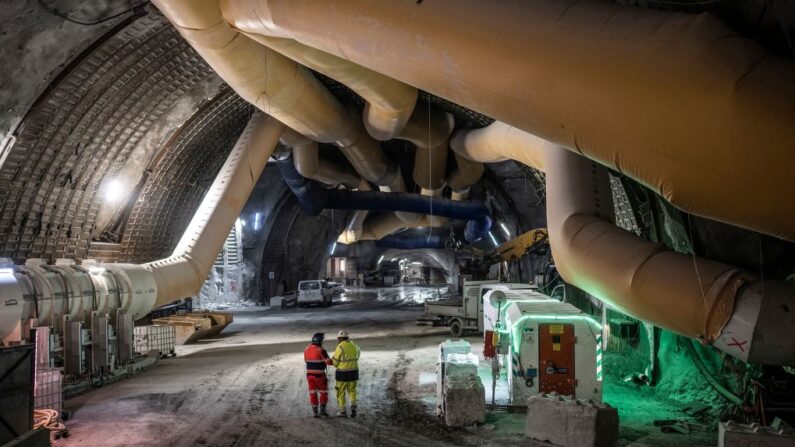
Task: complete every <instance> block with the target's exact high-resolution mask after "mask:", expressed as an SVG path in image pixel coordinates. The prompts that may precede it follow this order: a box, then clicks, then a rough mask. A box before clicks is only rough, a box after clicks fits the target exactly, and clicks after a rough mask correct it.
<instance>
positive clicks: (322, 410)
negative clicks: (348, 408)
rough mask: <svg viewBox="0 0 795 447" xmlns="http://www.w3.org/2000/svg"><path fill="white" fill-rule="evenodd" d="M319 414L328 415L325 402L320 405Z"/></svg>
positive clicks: (325, 416)
mask: <svg viewBox="0 0 795 447" xmlns="http://www.w3.org/2000/svg"><path fill="white" fill-rule="evenodd" d="M320 415H321V416H323V417H324V418H327V417H328V413H326V404H321V405H320Z"/></svg>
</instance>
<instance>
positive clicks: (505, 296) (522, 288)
mask: <svg viewBox="0 0 795 447" xmlns="http://www.w3.org/2000/svg"><path fill="white" fill-rule="evenodd" d="M481 291H482V292H481V294H482V298H481V300H482V305H481V306H480V309H481V310H480V312H481V315H480V326H481V327H480V329H481V331H482V332H483V357H485V358H487V359H490V358H494V357H495V356H497V355H499V354H505V352H500V350H499V349H498V346H497V345H496V340H497V337H495V336H494V328H495V327H496V326H497V325H498V324H500V323H502V322H503V321H504V320H505V309H506V308H507V306H508V304H510V303H514V302H519V301H547V300H551V299H552V298H550V297H548V296H546V295H543V294H541V293H539V292H538V290H536V289H535V288H534V287H533V286H530V285H528V284H493V285H488V286H481Z"/></svg>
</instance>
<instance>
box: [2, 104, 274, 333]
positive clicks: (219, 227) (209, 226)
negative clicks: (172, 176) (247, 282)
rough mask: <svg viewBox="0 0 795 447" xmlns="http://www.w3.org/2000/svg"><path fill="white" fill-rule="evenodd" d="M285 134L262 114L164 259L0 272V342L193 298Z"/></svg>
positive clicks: (29, 265) (62, 263)
mask: <svg viewBox="0 0 795 447" xmlns="http://www.w3.org/2000/svg"><path fill="white" fill-rule="evenodd" d="M283 130H284V125H283V124H282V123H280V122H278V121H276V120H275V119H271V118H269V117H265V116H263V115H261V114H257V115H255V116H254V117H253V118H252V119H251V121H250V122H249V124H248V126H247V127H246V129H245V130H244V131H243V134H242V135H241V137H240V138H239V139H238V141H237V144H236V145H235V147H234V148H233V149H232V152H231V153H230V155H229V157H228V158H227V160H226V162H225V163H224V165H223V167H222V168H221V171H220V173H219V174H218V176H216V178H215V181H214V182H213V184H212V186H211V187H210V189H209V191H208V192H207V194H206V195H205V197H204V199H203V200H202V203H201V205H200V206H199V208H198V210H197V212H196V214H194V216H193V219H192V220H191V222H190V224H189V225H188V228H187V229H186V230H185V233H184V234H183V235H182V239H180V241H179V243H178V245H177V248H176V249H175V250H174V253H173V254H172V255H171V257H169V258H166V259H162V260H159V261H155V262H151V263H148V264H144V265H135V264H91V263H84V264H83V265H81V266H77V265H74V262H73V261H69V260H59V261H58V262H57V263H56V265H46V263H45V262H44V261H43V260H37V259H29V260H28V261H27V262H26V264H25V265H24V266H13V265H12V264H11V263H8V265H6V266H5V267H4V268H0V297H2V300H3V301H2V305H0V339H2V340H17V341H18V340H21V339H24V338H25V337H26V336H27V335H26V334H27V329H29V326H30V325H31V324H32V323H33V322H34V321H35V322H36V324H37V325H43V326H53V327H55V328H56V329H57V330H61V329H63V327H62V324H63V322H64V321H65V319H68V320H69V321H81V322H82V321H87V320H88V318H89V317H90V315H91V313H92V312H97V313H98V314H100V315H108V316H110V317H111V318H112V319H115V318H116V314H117V312H120V313H124V314H129V315H131V316H132V317H133V319H139V318H142V317H144V316H145V315H146V314H147V313H148V312H149V311H151V310H152V308H154V307H156V306H159V305H163V304H167V303H169V302H171V301H174V300H177V299H181V298H185V297H189V296H194V295H196V294H198V292H199V289H200V288H201V286H202V284H203V283H204V281H205V280H206V279H207V276H208V275H209V273H210V269H211V268H212V266H213V263H214V261H215V259H216V257H217V256H218V252H220V251H221V248H222V247H223V244H224V243H225V242H226V237H227V235H228V234H229V230H230V229H231V228H232V225H233V224H234V222H235V220H236V219H237V218H238V216H239V215H240V211H241V210H242V209H243V206H244V205H245V203H246V200H247V199H248V197H249V195H250V194H251V191H252V190H253V188H254V185H255V184H256V182H257V179H258V178H259V176H260V174H261V173H262V170H263V169H264V168H265V165H266V164H267V162H268V158H269V157H270V155H271V153H272V152H273V149H274V148H275V147H276V144H277V143H278V140H279V136H280V135H281V133H282V131H283Z"/></svg>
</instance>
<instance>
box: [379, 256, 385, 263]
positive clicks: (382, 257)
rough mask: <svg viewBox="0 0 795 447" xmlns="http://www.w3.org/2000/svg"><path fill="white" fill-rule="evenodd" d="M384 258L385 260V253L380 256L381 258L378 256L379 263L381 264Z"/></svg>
mask: <svg viewBox="0 0 795 447" xmlns="http://www.w3.org/2000/svg"><path fill="white" fill-rule="evenodd" d="M383 260H384V255H381V257H380V258H378V264H379V265H380V264H381V261H383Z"/></svg>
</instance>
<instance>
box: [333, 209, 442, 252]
mask: <svg viewBox="0 0 795 447" xmlns="http://www.w3.org/2000/svg"><path fill="white" fill-rule="evenodd" d="M443 223H446V220H443V219H442V218H440V217H439V216H434V217H433V222H431V221H430V219H429V216H422V217H421V218H420V219H419V220H417V222H414V223H410V224H409V223H406V222H404V221H403V220H401V219H400V217H398V216H396V215H395V214H394V213H382V214H372V215H370V216H369V217H368V218H367V220H365V221H364V224H363V225H362V232H361V235H360V236H359V237H358V239H356V240H352V241H349V242H346V243H347V244H350V243H353V242H358V241H377V240H381V239H383V238H385V237H387V236H389V235H391V234H393V233H395V232H397V231H400V230H404V229H407V228H423V227H432V226H441V225H442V224H443Z"/></svg>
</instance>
